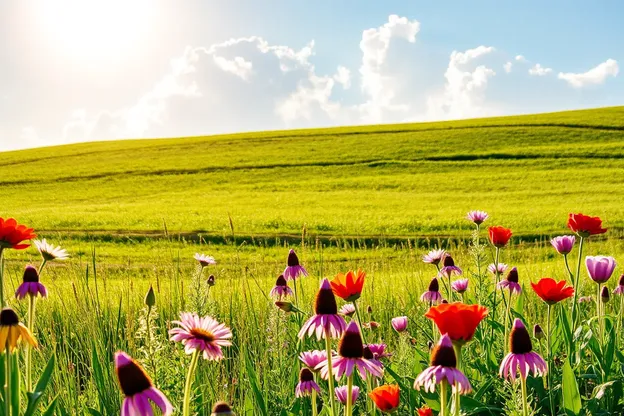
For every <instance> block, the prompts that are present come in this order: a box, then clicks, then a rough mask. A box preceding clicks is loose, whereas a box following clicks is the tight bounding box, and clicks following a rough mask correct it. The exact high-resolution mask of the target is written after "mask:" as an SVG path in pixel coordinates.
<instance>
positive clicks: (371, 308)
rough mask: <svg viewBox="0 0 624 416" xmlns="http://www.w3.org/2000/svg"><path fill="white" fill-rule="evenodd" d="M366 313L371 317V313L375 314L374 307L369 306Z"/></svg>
mask: <svg viewBox="0 0 624 416" xmlns="http://www.w3.org/2000/svg"><path fill="white" fill-rule="evenodd" d="M366 311H367V312H368V314H369V315H370V314H371V313H373V307H372V306H370V305H368V308H366Z"/></svg>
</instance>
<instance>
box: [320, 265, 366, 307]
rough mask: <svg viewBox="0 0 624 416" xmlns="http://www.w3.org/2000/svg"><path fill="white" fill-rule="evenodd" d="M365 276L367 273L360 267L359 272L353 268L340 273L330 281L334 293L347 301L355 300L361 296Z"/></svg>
mask: <svg viewBox="0 0 624 416" xmlns="http://www.w3.org/2000/svg"><path fill="white" fill-rule="evenodd" d="M365 277H366V273H364V272H363V271H362V270H360V269H358V271H357V273H356V272H354V271H353V270H349V271H348V272H347V274H344V273H338V274H337V275H336V276H335V277H334V279H333V280H332V281H331V282H329V283H330V284H331V288H332V291H333V292H334V295H336V296H338V297H340V298H342V299H344V300H346V301H347V302H353V301H355V300H358V299H359V298H360V294H361V293H362V287H363V286H364V278H365Z"/></svg>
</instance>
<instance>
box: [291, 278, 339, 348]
mask: <svg viewBox="0 0 624 416" xmlns="http://www.w3.org/2000/svg"><path fill="white" fill-rule="evenodd" d="M314 312H315V315H313V316H312V317H311V318H310V319H308V320H307V321H306V322H305V323H304V324H303V326H302V327H301V330H300V331H299V338H303V337H304V336H305V335H306V334H307V335H308V336H309V337H311V336H312V334H314V333H316V339H318V340H320V339H321V338H325V337H326V336H328V335H329V336H330V337H331V338H338V337H340V335H341V334H342V333H343V332H344V330H345V326H346V323H345V321H344V319H343V318H342V316H340V315H338V305H336V297H335V296H334V292H332V290H331V285H330V284H329V280H327V279H323V281H322V282H321V287H320V289H319V291H318V292H317V294H316V300H315V302H314Z"/></svg>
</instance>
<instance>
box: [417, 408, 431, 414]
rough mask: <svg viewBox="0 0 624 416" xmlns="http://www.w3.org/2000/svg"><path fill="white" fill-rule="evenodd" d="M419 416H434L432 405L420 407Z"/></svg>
mask: <svg viewBox="0 0 624 416" xmlns="http://www.w3.org/2000/svg"><path fill="white" fill-rule="evenodd" d="M418 416H433V410H431V408H430V407H427V406H423V407H421V408H420V409H418Z"/></svg>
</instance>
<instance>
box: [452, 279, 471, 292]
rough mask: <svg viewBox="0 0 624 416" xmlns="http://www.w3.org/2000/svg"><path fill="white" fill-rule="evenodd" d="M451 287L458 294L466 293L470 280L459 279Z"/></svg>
mask: <svg viewBox="0 0 624 416" xmlns="http://www.w3.org/2000/svg"><path fill="white" fill-rule="evenodd" d="M451 287H452V288H453V290H454V291H455V292H457V293H460V294H461V293H464V292H465V291H466V290H468V279H457V280H455V281H454V282H452V283H451Z"/></svg>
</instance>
